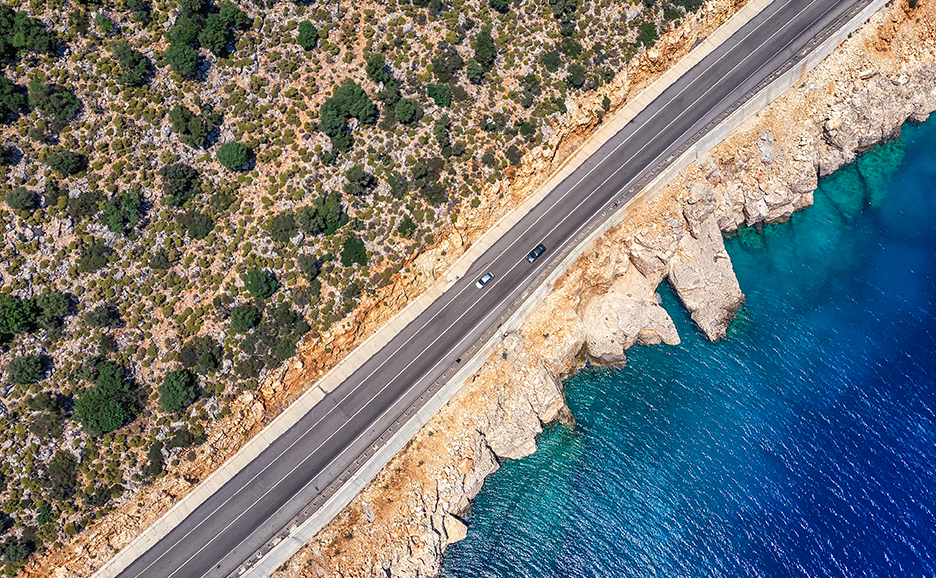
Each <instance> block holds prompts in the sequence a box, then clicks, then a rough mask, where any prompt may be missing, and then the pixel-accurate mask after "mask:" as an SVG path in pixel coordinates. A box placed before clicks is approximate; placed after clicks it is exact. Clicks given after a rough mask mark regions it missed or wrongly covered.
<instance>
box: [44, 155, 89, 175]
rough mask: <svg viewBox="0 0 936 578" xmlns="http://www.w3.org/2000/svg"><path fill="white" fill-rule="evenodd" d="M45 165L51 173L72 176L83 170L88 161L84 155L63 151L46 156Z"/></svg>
mask: <svg viewBox="0 0 936 578" xmlns="http://www.w3.org/2000/svg"><path fill="white" fill-rule="evenodd" d="M45 164H46V165H47V166H48V167H49V168H50V169H52V170H53V171H56V172H58V173H61V174H63V175H73V174H75V173H80V172H81V171H83V170H85V168H86V167H87V166H88V159H87V158H85V157H84V155H80V154H78V153H73V152H71V151H64V152H60V153H52V154H50V155H48V156H46V159H45Z"/></svg>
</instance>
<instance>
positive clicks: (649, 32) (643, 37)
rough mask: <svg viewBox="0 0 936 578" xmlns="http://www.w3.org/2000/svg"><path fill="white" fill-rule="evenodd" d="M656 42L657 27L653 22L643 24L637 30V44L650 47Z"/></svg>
mask: <svg viewBox="0 0 936 578" xmlns="http://www.w3.org/2000/svg"><path fill="white" fill-rule="evenodd" d="M656 41H657V27H656V24H655V23H653V22H644V23H643V24H641V25H640V28H638V29H637V44H641V45H643V46H646V47H648V48H649V47H651V46H653V45H654V44H656Z"/></svg>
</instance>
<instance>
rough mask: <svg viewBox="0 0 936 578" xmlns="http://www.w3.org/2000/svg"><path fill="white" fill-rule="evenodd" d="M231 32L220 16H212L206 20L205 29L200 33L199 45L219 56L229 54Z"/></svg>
mask: <svg viewBox="0 0 936 578" xmlns="http://www.w3.org/2000/svg"><path fill="white" fill-rule="evenodd" d="M230 37H231V32H230V30H228V27H227V25H226V24H225V23H224V21H223V20H222V19H221V15H220V14H210V15H209V16H208V18H207V19H206V20H205V27H204V28H202V31H201V32H199V33H198V43H199V44H201V45H202V46H204V47H205V48H207V49H208V50H210V51H212V52H213V53H214V54H216V55H218V56H223V55H224V54H225V53H226V52H227V44H228V40H229V39H230Z"/></svg>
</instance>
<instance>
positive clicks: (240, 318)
mask: <svg viewBox="0 0 936 578" xmlns="http://www.w3.org/2000/svg"><path fill="white" fill-rule="evenodd" d="M259 322H260V312H259V311H257V308H256V307H254V306H253V305H249V304H247V303H244V304H243V305H238V306H237V307H235V308H234V309H231V329H232V330H234V331H236V332H237V333H247V332H248V331H250V330H251V329H253V328H254V327H256V326H257V323H259Z"/></svg>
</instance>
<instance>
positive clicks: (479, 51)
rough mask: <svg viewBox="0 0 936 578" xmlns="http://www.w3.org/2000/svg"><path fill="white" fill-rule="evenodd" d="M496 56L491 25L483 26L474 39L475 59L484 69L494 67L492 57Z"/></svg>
mask: <svg viewBox="0 0 936 578" xmlns="http://www.w3.org/2000/svg"><path fill="white" fill-rule="evenodd" d="M496 58H497V46H496V45H495V44H494V37H493V36H491V27H490V26H485V27H484V28H482V29H481V31H480V32H478V37H477V39H475V60H477V61H478V64H480V65H481V68H483V69H484V70H485V71H488V70H491V69H492V68H493V67H494V59H496Z"/></svg>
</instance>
